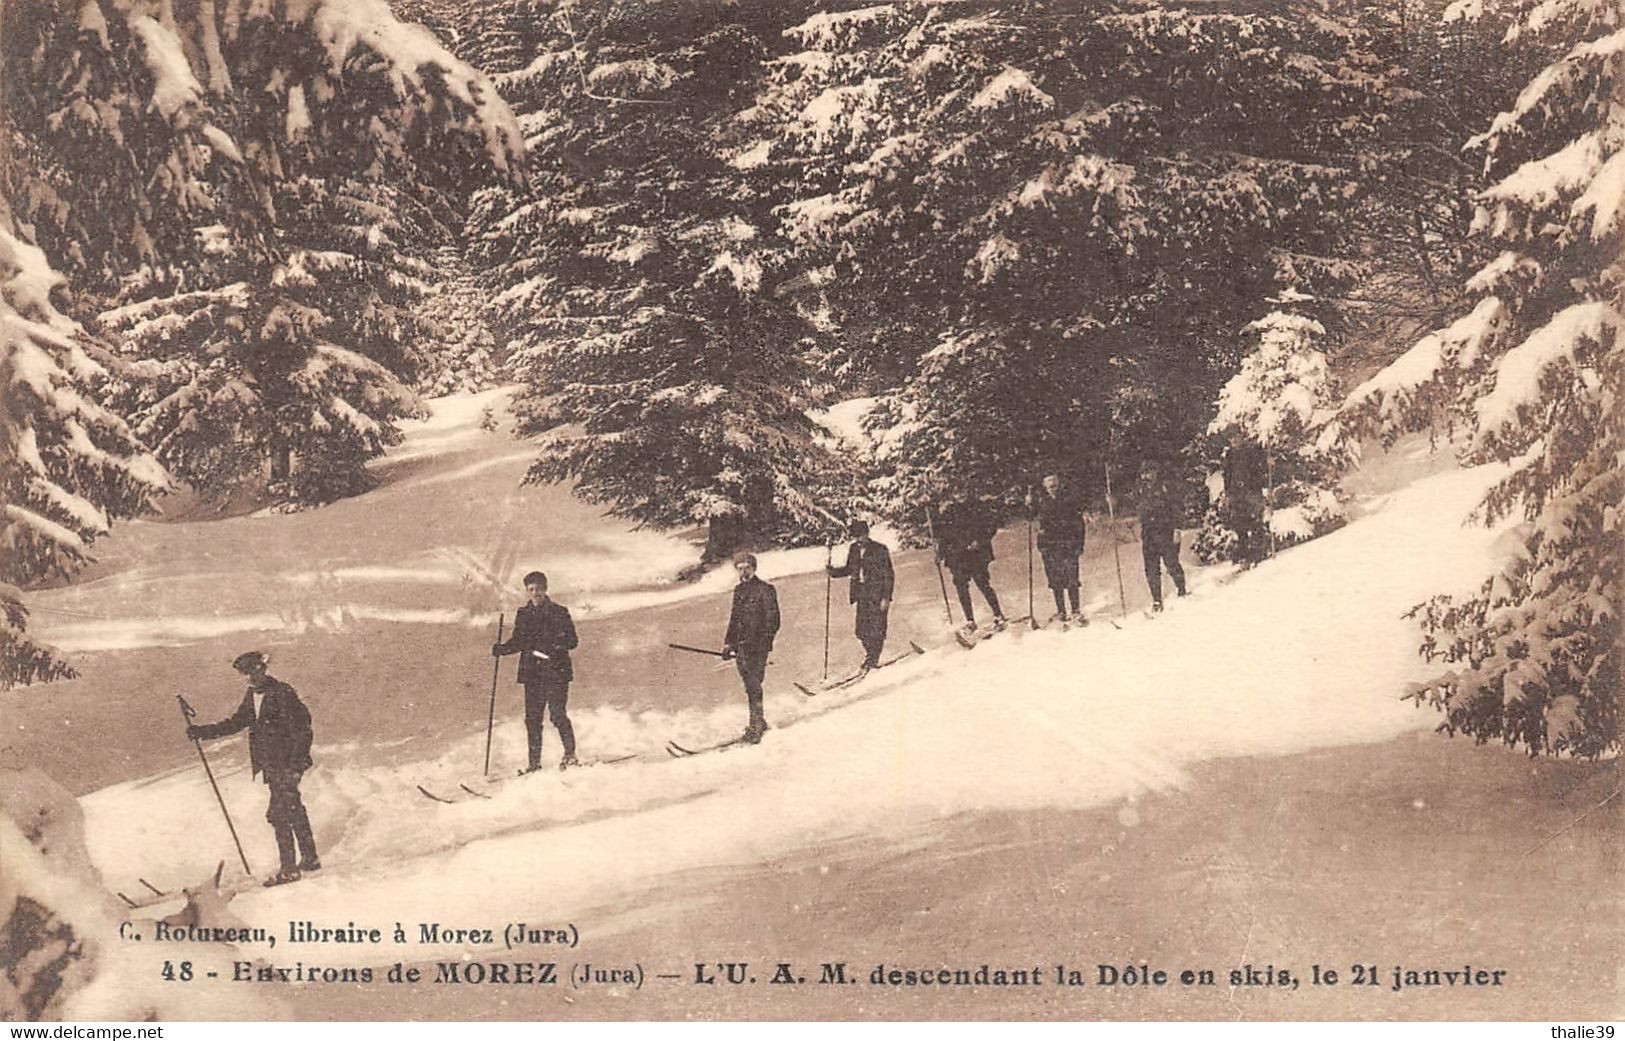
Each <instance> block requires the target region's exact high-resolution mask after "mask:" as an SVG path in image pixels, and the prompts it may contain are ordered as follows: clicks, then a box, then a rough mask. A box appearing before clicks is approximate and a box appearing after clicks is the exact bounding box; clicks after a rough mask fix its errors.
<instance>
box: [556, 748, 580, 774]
mask: <svg viewBox="0 0 1625 1041" xmlns="http://www.w3.org/2000/svg"><path fill="white" fill-rule="evenodd" d="M580 765H581V760H579V759H577V758H576V754H575V753H574V752H571V753H569V754H568V755H566V756H565V757H564V758H563V759H560V760H559V769H560V770H568V769H570V767H572V766H580Z"/></svg>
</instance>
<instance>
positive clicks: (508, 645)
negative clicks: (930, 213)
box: [186, 453, 1264, 886]
mask: <svg viewBox="0 0 1625 1041" xmlns="http://www.w3.org/2000/svg"><path fill="white" fill-rule="evenodd" d="M1232 454H1233V455H1237V454H1236V453H1232ZM1249 465H1250V462H1249V459H1248V458H1246V457H1242V456H1239V455H1237V458H1236V461H1235V462H1234V464H1232V462H1231V460H1230V459H1229V458H1227V460H1226V474H1225V476H1226V486H1227V489H1230V490H1234V492H1236V493H1239V494H1232V495H1231V497H1230V498H1231V502H1230V506H1229V516H1228V519H1229V521H1230V523H1231V525H1232V527H1233V528H1234V530H1235V531H1236V532H1237V533H1238V540H1239V542H1240V545H1238V554H1237V559H1239V560H1242V561H1243V562H1244V563H1246V562H1249V561H1253V562H1256V559H1258V558H1260V557H1261V556H1262V548H1263V547H1262V545H1261V541H1262V539H1263V537H1264V536H1263V534H1262V519H1263V518H1262V512H1263V511H1262V499H1261V498H1258V497H1256V496H1252V495H1250V494H1248V493H1246V492H1245V489H1248V488H1251V487H1253V486H1254V485H1255V484H1256V485H1259V486H1260V487H1261V486H1262V485H1261V482H1258V481H1254V480H1253V479H1252V478H1253V477H1255V476H1256V475H1253V474H1251V473H1250V472H1248V471H1246V470H1245V467H1247V466H1249ZM1232 468H1234V470H1235V473H1234V474H1232V473H1231V470H1232ZM1232 482H1233V483H1232ZM1138 498H1139V503H1138V512H1139V525H1140V544H1141V552H1142V557H1143V562H1144V566H1145V578H1146V584H1147V585H1148V587H1149V588H1150V591H1151V600H1152V608H1153V610H1156V611H1160V610H1162V606H1163V601H1162V572H1163V570H1164V569H1166V570H1167V572H1168V575H1169V577H1170V578H1172V579H1173V582H1174V588H1175V590H1176V591H1177V593H1178V594H1179V595H1180V596H1184V595H1185V592H1186V588H1185V572H1184V569H1183V568H1181V566H1180V563H1179V540H1178V537H1177V534H1176V528H1177V525H1178V521H1179V518H1180V516H1181V514H1182V510H1181V509H1180V503H1179V496H1178V494H1177V492H1176V490H1175V488H1174V486H1173V485H1172V484H1170V482H1169V481H1168V480H1167V479H1166V477H1165V475H1164V473H1163V471H1162V469H1161V468H1160V467H1158V466H1155V465H1151V466H1148V467H1147V468H1146V470H1145V481H1144V483H1143V486H1142V488H1141V491H1140V494H1139V497H1138ZM1255 499H1256V501H1254V500H1255ZM1027 505H1028V509H1029V511H1030V515H1031V518H1032V521H1033V523H1034V526H1035V528H1036V540H1035V541H1036V544H1037V547H1038V552H1039V555H1040V557H1041V558H1042V560H1043V565H1044V578H1045V582H1046V584H1047V585H1048V587H1049V590H1050V593H1051V595H1052V596H1053V598H1054V601H1055V616H1054V618H1053V619H1052V620H1054V621H1060V622H1062V623H1066V622H1070V621H1075V622H1076V623H1077V624H1079V625H1087V624H1088V620H1087V619H1086V618H1085V617H1084V615H1083V610H1082V606H1081V604H1080V601H1079V576H1078V561H1079V557H1080V556H1081V555H1082V553H1083V548H1084V542H1085V539H1086V537H1087V535H1088V520H1087V517H1086V515H1085V512H1084V509H1083V505H1082V501H1081V500H1080V499H1079V498H1078V497H1077V496H1076V495H1075V494H1074V493H1073V492H1072V491H1071V489H1070V488H1068V487H1067V486H1066V485H1065V484H1064V483H1063V482H1062V480H1061V477H1060V475H1059V474H1056V473H1050V474H1046V475H1045V476H1044V478H1043V482H1042V484H1041V486H1040V487H1039V488H1038V489H1035V490H1034V491H1032V492H1031V493H1030V494H1029V495H1028V499H1027ZM930 527H931V532H932V535H933V538H934V541H935V545H936V559H937V562H938V564H940V565H941V566H943V567H946V568H947V570H948V573H949V575H951V576H952V582H953V586H954V590H955V592H956V593H957V594H958V600H959V607H960V610H961V611H962V612H963V614H964V618H965V622H964V627H965V630H967V631H971V632H974V631H975V630H976V628H977V622H976V613H975V607H974V605H973V604H972V602H971V594H970V589H971V586H973V585H974V586H975V587H976V589H977V590H978V591H979V592H980V593H981V595H982V598H983V599H984V600H985V601H986V603H987V606H988V609H989V610H991V611H992V613H993V620H992V625H993V628H994V629H995V630H997V629H1002V628H1004V627H1005V625H1006V621H1005V616H1004V611H1003V609H1002V607H1001V606H1000V603H999V596H998V593H997V591H995V589H994V588H993V582H992V579H991V578H990V576H989V574H988V568H989V565H991V564H992V563H993V559H994V557H993V538H994V536H995V535H996V534H997V532H998V522H997V519H996V517H995V516H994V514H993V512H992V511H991V510H990V509H988V508H986V507H985V506H983V505H982V504H980V503H976V502H972V501H958V502H952V503H949V504H946V505H945V506H943V507H941V508H940V509H939V510H937V511H935V512H934V514H933V515H932V516H931V517H930ZM849 534H850V535H851V539H852V542H851V545H850V547H849V548H848V550H847V554H846V561H845V563H843V564H841V565H840V566H839V567H836V566H834V564H833V562H831V563H830V564H829V565H827V567H826V570H827V573H828V574H829V576H830V577H831V578H846V579H848V580H849V586H848V600H849V602H850V603H851V604H852V605H853V606H854V608H855V625H854V631H855V633H856V636H857V638H858V642H859V643H860V644H861V645H862V647H863V664H862V666H861V668H860V675H861V674H862V673H866V672H868V671H869V670H871V669H873V668H875V667H877V666H878V665H879V664H880V656H881V653H882V651H883V650H884V648H885V644H886V634H887V625H888V620H889V616H890V612H891V604H892V598H893V593H894V591H895V585H896V576H895V573H894V571H893V569H892V561H891V552H890V550H889V549H888V548H887V547H886V546H885V545H884V544H882V543H880V542H877V541H875V540H874V539H873V538H872V537H871V536H870V532H869V525H868V523H867V522H865V521H862V520H858V521H854V522H852V524H851V526H850V529H849ZM733 567H734V571H735V573H736V575H737V576H738V582H737V584H736V585H735V586H734V590H733V604H732V608H731V610H730V611H729V614H728V628H727V631H726V633H725V634H724V636H723V646H722V651H721V656H722V657H723V659H724V660H732V661H733V662H734V663H735V667H736V668H737V669H738V671H739V677H740V679H741V681H742V682H743V684H744V688H745V698H746V702H747V704H748V706H749V723H748V724H747V726H746V728H745V732H744V735H743V736H742V738H741V740H742V741H744V742H747V743H751V744H754V743H757V742H759V741H761V739H762V735H763V734H765V733H766V732H767V729H768V724H767V718H766V716H765V714H764V712H763V708H762V702H763V690H762V686H763V682H764V680H765V678H766V675H767V664H768V657H769V655H770V654H771V653H772V651H773V642H774V639H775V638H776V637H777V635H778V632H779V624H780V618H779V601H778V593H777V591H776V590H775V589H774V587H773V586H772V585H771V584H769V583H767V582H764V581H762V579H761V578H760V577H758V576H757V574H756V568H757V561H756V557H755V556H753V555H752V554H750V553H743V552H742V553H738V554H736V555H735V556H734V558H733ZM525 592H526V594H527V596H528V597H529V600H528V602H527V603H526V604H525V605H524V606H522V607H521V608H520V609H519V612H518V614H517V615H516V616H515V618H514V627H513V631H512V633H511V634H510V635H509V637H508V638H507V639H506V640H503V641H500V642H497V643H494V644H492V645H491V654H492V656H493V657H497V658H500V657H503V656H506V655H510V654H516V655H518V656H519V669H518V676H517V681H518V683H519V684H520V685H521V686H523V687H524V690H525V734H526V739H527V751H528V765H527V766H526V768H525V769H524V770H522V771H520V772H521V773H530V772H532V771H535V770H537V769H540V767H541V760H542V736H543V725H544V722H545V720H546V719H547V718H548V717H551V718H552V720H553V727H554V729H555V730H557V731H558V734H559V741H560V742H561V743H562V745H563V751H564V756H563V758H562V759H561V761H560V763H559V768H560V769H566V768H569V767H571V766H576V765H579V762H580V761H579V760H578V759H577V757H576V743H575V729H574V727H572V726H571V724H570V715H569V710H568V702H569V695H570V683H571V681H572V680H573V679H574V676H575V673H574V670H573V669H572V667H571V664H570V652H571V651H573V650H575V649H576V647H577V646H578V644H579V642H580V641H579V638H578V637H577V635H576V629H575V623H574V621H573V620H572V619H571V617H570V612H569V609H568V608H566V607H565V606H564V605H563V604H560V603H557V602H556V601H554V600H552V599H551V598H549V596H548V593H547V576H546V575H545V574H543V573H542V572H540V571H532V572H530V573H529V574H527V575H526V576H525ZM943 597H944V600H946V598H947V588H946V585H944V588H943ZM268 666H269V660H268V658H267V657H266V655H265V654H263V653H262V652H259V651H249V652H247V653H244V654H241V655H239V656H237V658H236V659H234V660H233V662H232V667H233V668H234V669H236V670H237V671H238V672H239V673H241V674H242V675H243V677H244V679H245V681H246V684H247V691H246V692H245V694H244V696H243V700H242V703H241V704H239V705H238V707H237V710H236V711H235V712H234V713H233V714H232V715H231V716H229V717H228V718H226V719H224V720H222V721H220V722H219V723H213V724H207V725H197V724H192V725H189V726H188V727H187V730H186V736H187V737H188V738H189V739H191V740H194V741H196V740H204V739H210V738H217V737H225V736H227V735H230V734H234V733H237V732H239V731H242V730H245V729H246V730H247V731H248V735H249V761H250V766H251V776H263V777H264V780H265V784H266V786H267V787H268V788H269V790H270V801H269V805H268V807H267V809H266V814H265V819H266V820H267V821H268V822H269V823H270V824H271V827H272V829H273V831H274V832H275V835H276V843H277V851H278V854H279V858H280V867H279V870H278V871H277V873H276V874H275V875H273V876H271V877H270V878H269V879H267V880H266V882H265V884H266V885H268V886H270V885H280V884H283V883H286V882H292V881H296V880H297V879H299V878H300V877H301V874H302V873H308V872H312V871H317V870H320V868H321V860H320V858H319V857H318V855H317V852H316V842H315V836H314V834H313V832H312V830H311V826H310V818H309V816H308V814H307V813H306V811H305V805H304V801H303V799H302V798H301V796H300V792H299V784H300V780H301V778H302V777H303V775H304V773H305V771H307V770H308V769H310V767H311V757H310V747H311V722H310V712H309V710H308V709H307V708H306V707H305V705H304V703H303V702H302V701H300V699H299V695H298V693H297V692H296V691H295V690H294V689H293V687H291V686H289V685H288V684H286V683H284V682H282V681H280V680H278V679H276V678H274V677H273V676H271V675H270V673H269V671H268Z"/></svg>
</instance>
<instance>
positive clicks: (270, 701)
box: [196, 676, 311, 776]
mask: <svg viewBox="0 0 1625 1041" xmlns="http://www.w3.org/2000/svg"><path fill="white" fill-rule="evenodd" d="M259 689H262V690H264V691H265V699H264V700H263V701H261V702H260V710H259V715H258V716H256V715H255V714H254V692H253V690H250V691H249V692H248V693H246V694H244V695H243V703H242V704H241V705H238V706H237V711H236V712H233V713H232V714H231V716H230V717H229V718H227V719H223V720H221V721H220V722H218V723H205V724H203V725H201V726H199V727H197V729H196V733H197V736H198V737H201V738H211V737H225V736H226V735H228V734H235V733H237V731H239V730H243V729H245V728H246V729H247V730H248V762H249V765H250V767H251V768H252V775H253V776H258V775H259V774H261V773H271V772H276V771H281V772H286V771H289V770H293V771H301V772H302V771H305V770H308V769H310V763H311V760H310V742H311V730H310V709H308V708H306V707H305V703H304V702H303V701H300V700H299V694H298V692H296V691H295V690H294V689H293V688H292V687H290V686H288V685H287V684H286V683H283V682H282V681H281V680H279V679H274V678H272V677H270V676H266V677H265V678H264V679H263V680H261V681H260V683H259Z"/></svg>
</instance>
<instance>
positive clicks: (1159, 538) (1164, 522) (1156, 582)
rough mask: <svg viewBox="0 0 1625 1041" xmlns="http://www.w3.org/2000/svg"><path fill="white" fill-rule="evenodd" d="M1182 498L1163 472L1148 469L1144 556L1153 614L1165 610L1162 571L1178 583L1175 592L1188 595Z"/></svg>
mask: <svg viewBox="0 0 1625 1041" xmlns="http://www.w3.org/2000/svg"><path fill="white" fill-rule="evenodd" d="M1181 512H1182V511H1181V510H1180V508H1179V495H1178V493H1177V492H1176V491H1175V490H1174V488H1173V487H1172V486H1171V485H1170V484H1169V483H1168V481H1167V480H1166V479H1165V478H1164V477H1163V476H1162V470H1161V468H1159V467H1157V466H1156V465H1150V466H1147V467H1146V468H1145V484H1144V485H1143V486H1142V488H1141V491H1140V555H1141V557H1143V558H1144V561H1145V581H1146V585H1148V586H1150V588H1151V606H1152V609H1153V610H1156V611H1160V610H1162V569H1163V568H1164V567H1167V569H1168V576H1169V577H1170V578H1172V579H1173V580H1174V589H1175V590H1177V591H1178V592H1179V595H1180V596H1184V595H1185V569H1184V568H1182V567H1180V565H1179V536H1178V535H1177V533H1176V531H1175V529H1176V528H1177V527H1178V526H1179V517H1180V513H1181Z"/></svg>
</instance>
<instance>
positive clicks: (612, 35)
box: [475, 0, 835, 559]
mask: <svg viewBox="0 0 1625 1041" xmlns="http://www.w3.org/2000/svg"><path fill="white" fill-rule="evenodd" d="M783 17H784V13H783V12H782V11H781V10H780V9H779V8H778V7H776V6H774V5H766V4H754V5H740V6H738V7H729V6H726V5H717V4H714V3H709V2H701V0H691V2H685V3H677V4H671V5H662V6H661V7H659V8H655V7H651V6H650V5H647V4H642V3H635V4H634V3H609V4H603V5H597V6H594V7H591V8H587V7H584V6H578V5H575V4H572V3H560V4H557V5H555V7H554V9H553V11H552V12H551V17H550V18H548V19H547V20H546V21H545V22H543V23H541V26H540V28H541V29H543V30H545V31H543V32H540V33H539V34H538V35H539V37H540V38H539V39H538V40H537V41H536V44H535V47H536V49H535V52H534V55H533V57H532V58H531V60H529V61H528V62H527V63H526V64H525V65H524V66H523V67H522V68H521V69H519V70H518V71H516V72H513V73H510V74H507V75H504V76H501V77H499V79H498V82H499V84H500V86H501V89H502V90H503V92H504V94H505V96H506V97H507V98H508V99H509V100H510V102H511V103H512V105H513V106H514V108H515V109H516V110H517V111H518V112H519V113H520V119H521V121H522V124H523V125H524V127H525V129H526V133H527V135H528V140H529V143H530V146H531V148H532V153H533V156H534V157H535V163H534V165H535V169H536V170H537V173H538V175H537V177H536V179H535V181H534V183H533V185H532V190H531V191H530V192H529V193H528V194H518V193H513V192H490V193H487V194H486V195H485V196H483V197H482V198H481V199H480V200H479V203H478V206H477V207H476V222H475V226H476V227H477V228H478V231H479V235H478V243H477V254H478V256H479V258H480V261H481V262H482V263H485V264H488V265H491V266H492V267H494V268H495V269H496V271H497V274H498V277H499V278H500V279H501V280H502V282H503V283H504V285H505V288H504V289H503V290H502V292H500V293H499V294H498V295H497V296H496V298H495V309H496V310H497V312H498V314H499V315H500V316H501V317H502V319H503V327H502V328H501V329H500V330H499V335H500V336H502V337H503V338H504V339H507V340H509V341H510V342H511V343H512V344H513V345H514V348H515V351H514V354H513V357H512V363H513V365H514V369H515V374H516V375H517V376H518V377H519V378H520V379H522V380H524V381H525V387H524V389H523V390H522V391H521V393H520V394H519V396H518V397H517V398H516V401H515V409H516V412H517V413H518V415H519V417H520V430H521V432H524V433H527V434H532V435H542V439H541V442H540V444H541V454H540V456H539V458H538V460H537V462H536V464H535V465H534V466H533V467H532V469H531V471H530V474H529V479H530V480H549V481H552V480H565V479H570V480H574V481H575V489H576V492H577V494H579V495H581V496H582V497H583V498H585V499H587V500H588V501H591V502H597V503H603V504H606V505H608V506H610V508H611V509H612V510H613V511H614V512H615V513H617V514H619V515H622V516H627V517H631V518H633V519H635V520H637V521H639V522H641V523H646V524H652V525H658V526H661V527H683V526H688V525H697V524H703V525H705V526H707V528H708V529H709V531H708V538H707V543H706V557H707V559H715V558H717V557H718V556H720V555H722V554H725V553H726V552H728V551H729V550H731V549H732V548H734V547H735V546H736V545H738V544H739V543H740V542H741V541H742V540H745V539H747V538H748V537H754V538H771V537H790V538H793V537H795V536H796V535H797V534H804V533H807V532H813V531H817V532H827V531H828V530H829V529H830V522H829V521H828V520H827V519H826V518H825V517H824V516H823V515H822V514H821V513H820V507H819V505H818V504H817V502H816V501H815V499H816V498H817V494H816V490H817V489H818V488H819V487H820V485H821V484H834V483H835V482H822V481H820V480H819V478H818V475H820V474H824V473H827V472H828V471H829V470H830V468H831V463H832V460H831V458H830V454H829V452H828V451H827V450H826V449H825V448H824V447H823V446H822V442H821V440H820V438H819V437H818V436H817V430H816V428H815V426H814V424H813V422H812V421H811V420H810V419H809V418H808V416H807V411H808V409H809V408H810V407H811V406H813V405H814V404H816V403H817V402H816V400H815V398H814V396H813V393H812V379H813V376H814V373H813V371H812V369H811V367H810V365H809V363H808V347H807V344H806V343H805V340H806V339H807V337H809V336H811V335H814V334H815V333H816V330H815V328H814V327H812V326H810V325H809V324H808V323H807V322H806V321H805V320H804V319H803V318H802V317H801V316H800V314H798V312H797V310H796V308H795V306H794V303H793V301H788V300H780V299H777V298H775V297H774V296H773V295H772V293H771V289H772V287H773V286H774V285H776V284H777V283H778V282H779V281H782V280H783V278H785V277H787V276H785V275H784V274H783V273H782V265H781V263H780V261H779V258H778V255H777V253H776V252H775V250H774V249H773V248H772V244H771V243H770V242H769V241H768V239H767V235H768V233H769V232H770V230H771V228H772V226H773V223H774V222H773V220H772V218H771V216H770V214H769V213H768V212H767V209H766V206H767V205H769V203H767V202H764V201H763V200H761V199H752V198H748V197H746V195H745V193H743V192H742V191H741V186H740V184H739V178H738V176H737V173H738V172H737V171H736V170H734V169H733V168H732V167H730V166H728V165H727V163H725V162H724V157H723V156H722V155H720V154H719V152H718V148H717V145H716V137H715V128H716V124H717V123H718V122H719V121H721V120H723V119H725V118H726V117H727V116H728V115H729V114H730V113H731V112H732V111H733V110H734V108H735V107H737V106H738V105H740V104H742V103H744V101H745V100H747V99H748V96H749V89H750V88H751V86H752V84H753V82H754V80H753V75H754V71H755V69H756V61H757V58H758V54H759V52H760V51H761V49H762V48H761V44H760V42H759V41H760V39H761V38H762V37H763V36H764V35H765V34H767V33H768V32H769V31H770V27H771V26H773V25H775V24H781V21H782V18H783Z"/></svg>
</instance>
